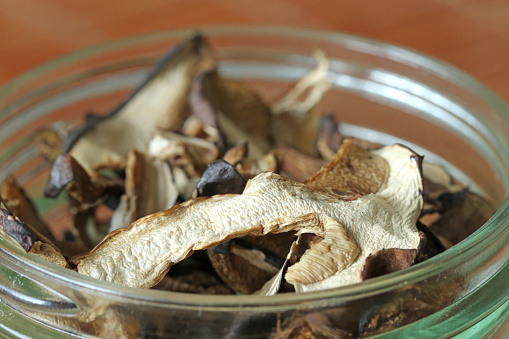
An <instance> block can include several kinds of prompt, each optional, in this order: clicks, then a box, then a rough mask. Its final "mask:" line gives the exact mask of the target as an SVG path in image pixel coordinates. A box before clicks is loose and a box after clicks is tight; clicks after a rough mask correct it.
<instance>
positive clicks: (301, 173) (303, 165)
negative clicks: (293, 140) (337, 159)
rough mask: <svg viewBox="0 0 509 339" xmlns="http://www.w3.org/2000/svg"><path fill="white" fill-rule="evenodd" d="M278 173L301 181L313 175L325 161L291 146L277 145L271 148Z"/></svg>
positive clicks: (325, 163)
mask: <svg viewBox="0 0 509 339" xmlns="http://www.w3.org/2000/svg"><path fill="white" fill-rule="evenodd" d="M272 154H274V156H275V157H276V162H277V166H278V168H279V169H280V173H281V174H282V175H284V176H286V177H288V178H290V179H292V180H295V181H299V182H303V181H305V180H308V179H309V178H311V177H312V176H313V175H315V174H316V173H317V172H318V171H319V170H320V169H321V168H322V167H323V166H325V165H327V161H325V160H323V159H321V158H315V157H312V156H310V155H307V154H304V153H302V152H300V151H298V150H296V149H294V148H292V147H289V146H285V145H278V146H277V147H275V148H273V149H272Z"/></svg>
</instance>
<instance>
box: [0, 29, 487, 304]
mask: <svg viewBox="0 0 509 339" xmlns="http://www.w3.org/2000/svg"><path fill="white" fill-rule="evenodd" d="M315 57H316V61H317V66H316V68H315V69H313V70H310V72H309V73H308V74H307V75H305V76H304V77H303V78H302V79H301V80H300V81H298V82H297V83H296V84H294V85H293V86H292V87H291V88H290V89H289V90H288V91H287V92H286V93H284V94H283V95H282V96H281V97H280V98H279V99H278V100H276V101H274V102H272V103H269V104H268V103H266V102H264V100H262V98H261V96H260V95H258V94H257V93H256V92H255V90H254V89H253V88H251V87H250V86H249V85H248V84H247V83H244V82H242V81H239V80H232V79H228V78H224V77H223V76H222V75H221V73H220V72H219V71H218V69H217V64H216V60H215V58H214V53H213V50H212V49H211V48H210V46H209V45H208V44H207V42H206V40H205V39H204V38H203V37H202V36H200V35H196V36H194V37H192V38H190V39H189V40H186V41H184V42H182V43H181V44H180V45H179V46H177V47H175V48H173V49H172V50H171V52H170V53H169V54H168V55H166V56H165V57H164V58H162V59H161V60H160V61H159V62H158V63H157V64H156V65H155V67H154V69H153V70H152V71H151V72H150V74H149V75H148V77H147V79H146V80H145V81H144V82H143V83H142V84H141V85H140V86H139V87H138V88H137V89H136V90H135V91H134V92H133V93H132V94H131V95H130V96H129V97H128V98H127V99H126V100H125V101H124V102H122V103H121V104H120V105H119V106H118V107H117V108H116V109H115V110H114V111H113V112H111V113H110V114H107V115H89V116H88V117H87V119H86V121H85V122H84V124H83V126H80V127H79V128H76V129H75V130H73V131H71V132H70V133H64V134H63V133H58V132H57V131H50V130H45V131H41V132H40V133H39V134H38V135H37V138H36V143H37V146H38V147H39V150H40V153H41V155H42V156H43V157H44V158H45V159H46V160H47V161H48V163H50V164H51V166H52V169H51V175H50V177H49V179H48V183H47V186H46V187H45V190H44V194H45V195H46V196H47V197H57V196H58V195H60V194H65V195H66V197H67V201H68V205H69V212H70V214H71V215H72V217H73V220H74V224H73V225H72V226H70V229H72V232H71V231H69V233H68V234H67V235H68V236H67V237H64V238H58V237H57V236H55V235H54V234H52V232H51V231H50V227H48V225H46V224H45V222H44V221H43V220H42V219H41V218H40V217H39V216H38V215H37V213H36V212H35V209H34V206H33V204H32V202H31V201H30V198H29V197H28V196H27V195H26V193H25V192H24V191H23V188H22V187H20V186H19V185H18V184H17V181H16V178H10V179H9V180H7V181H5V182H4V183H2V187H1V188H2V189H1V199H2V208H1V209H0V216H1V218H0V222H1V225H2V229H3V230H2V232H4V233H6V234H8V235H10V236H12V237H13V238H14V239H15V240H16V241H17V242H19V244H20V245H21V246H22V247H23V248H24V249H25V250H26V251H27V252H29V253H32V254H33V255H38V256H40V257H43V258H45V259H47V260H49V261H51V262H53V263H55V264H57V265H61V266H63V267H66V268H68V269H72V270H77V271H78V272H79V273H81V274H85V275H88V276H90V277H93V278H97V279H102V280H106V281H110V282H114V283H118V284H124V285H128V286H133V287H141V288H151V287H154V288H158V289H165V290H171V291H178V292H188V293H218V294H233V293H237V294H260V295H272V294H275V293H279V292H289V291H295V292H307V291H314V290H321V289H328V288H334V287H340V286H344V285H349V284H354V283H358V282H361V281H363V280H365V279H369V278H373V277H377V276H380V275H383V274H387V273H390V272H394V271H397V270H401V269H404V268H406V267H408V266H411V265H413V264H416V263H418V262H420V261H423V260H426V259H427V258H429V257H431V256H433V255H436V254H438V253H440V252H441V251H443V250H445V249H446V248H448V247H450V246H452V245H454V244H455V243H457V242H459V241H461V240H462V239H463V238H465V237H466V236H467V235H469V234H470V233H472V232H473V231H474V230H475V229H476V228H477V227H479V226H480V225H482V223H483V222H484V221H486V220H487V219H488V218H489V217H490V216H491V215H492V213H493V208H492V207H491V206H490V205H489V204H488V203H486V202H485V201H484V200H483V199H482V198H480V197H479V196H477V195H475V194H473V193H471V192H470V191H469V190H468V188H467V187H465V186H464V185H462V184H461V183H459V182H457V181H455V180H454V179H453V178H451V177H450V176H449V175H448V174H447V173H446V172H445V171H444V170H443V169H442V168H440V167H438V166H435V165H432V164H428V163H426V162H423V158H422V157H421V156H419V155H417V154H416V153H414V152H413V151H412V150H411V149H409V148H407V147H405V146H403V145H399V144H396V145H389V146H382V145H374V144H371V143H369V142H367V141H364V140H359V139H355V138H348V137H345V136H343V135H340V134H339V132H338V123H337V122H336V121H335V120H334V119H333V118H332V116H331V115H325V114H323V112H320V109H319V104H320V101H321V99H322V97H323V95H325V94H326V93H327V91H328V90H329V88H330V87H331V84H330V82H329V81H328V80H327V72H328V60H327V58H326V56H325V55H324V53H322V52H317V53H316V54H315ZM62 135H66V136H65V137H62ZM62 192H65V193H62ZM98 211H102V212H103V214H104V211H109V214H108V213H106V214H107V215H108V216H109V217H108V218H106V219H105V218H100V217H98V216H99V215H100V213H98ZM466 213H468V215H469V218H470V221H471V222H469V223H466V222H465V221H464V218H463V216H464V215H465V214H466Z"/></svg>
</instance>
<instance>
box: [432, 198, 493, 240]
mask: <svg viewBox="0 0 509 339" xmlns="http://www.w3.org/2000/svg"><path fill="white" fill-rule="evenodd" d="M495 211H496V209H495V208H494V207H493V206H492V205H491V204H490V203H488V202H487V201H486V199H483V198H482V197H480V196H478V195H476V194H473V193H470V192H469V193H467V194H466V195H465V196H464V198H463V199H461V200H460V201H459V202H457V203H456V204H454V205H453V206H451V207H449V209H447V211H445V212H444V213H443V214H442V215H441V216H440V218H439V219H438V220H437V221H435V222H434V223H432V224H431V225H430V226H429V228H430V230H431V231H432V232H433V233H435V234H437V236H439V237H441V238H445V239H447V240H448V241H450V242H451V243H452V244H453V245H455V244H457V243H459V242H460V241H462V240H464V239H465V238H467V237H468V236H470V235H471V234H472V233H474V232H475V231H477V230H478V229H479V228H480V227H481V226H482V225H484V223H485V222H486V221H488V219H489V218H491V217H492V216H493V215H494V214H495Z"/></svg>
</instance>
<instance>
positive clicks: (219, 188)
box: [195, 160, 247, 197]
mask: <svg viewBox="0 0 509 339" xmlns="http://www.w3.org/2000/svg"><path fill="white" fill-rule="evenodd" d="M246 183H247V180H246V179H245V178H244V177H243V176H242V175H240V174H239V172H237V170H235V167H233V166H232V165H230V164H229V163H228V162H226V161H224V160H216V161H214V162H213V163H211V164H210V165H209V166H208V167H207V169H206V170H205V172H203V175H202V177H201V178H200V180H199V181H198V183H197V184H196V194H195V196H196V197H210V196H213V195H216V194H230V193H232V194H241V193H242V191H243V190H244V187H246Z"/></svg>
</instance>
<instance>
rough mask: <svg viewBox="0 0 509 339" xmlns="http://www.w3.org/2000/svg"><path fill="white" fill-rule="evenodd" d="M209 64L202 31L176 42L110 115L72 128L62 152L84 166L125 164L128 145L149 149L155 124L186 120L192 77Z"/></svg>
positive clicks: (174, 125)
mask: <svg viewBox="0 0 509 339" xmlns="http://www.w3.org/2000/svg"><path fill="white" fill-rule="evenodd" d="M213 65H214V60H213V58H212V56H211V53H210V51H209V49H208V46H207V45H206V43H205V40H204V39H203V38H202V37H201V36H199V35H197V36H195V37H193V38H192V39H189V40H187V41H185V42H184V43H182V44H181V45H178V46H177V47H175V48H174V49H173V50H172V51H171V52H170V53H169V54H168V55H167V56H165V57H164V58H163V59H161V60H160V61H159V62H158V64H157V65H156V66H155V68H154V69H153V70H152V72H151V73H150V74H149V76H148V78H147V79H146V80H145V81H144V82H143V83H142V84H141V85H140V86H139V87H138V88H137V89H136V90H135V91H134V92H133V93H132V94H131V95H130V96H129V97H128V98H127V99H126V100H125V101H124V102H123V103H121V104H120V105H119V106H118V107H117V108H116V109H115V110H114V111H113V112H112V113H111V114H109V115H107V116H104V117H95V116H90V117H89V119H88V120H87V122H86V124H85V126H83V127H82V128H80V129H78V130H76V131H74V132H73V133H71V134H70V135H69V138H68V139H67V140H66V141H65V145H64V151H65V152H68V153H69V154H71V155H72V156H73V157H74V158H75V159H76V160H77V161H78V162H79V163H81V164H82V166H83V167H84V168H85V169H86V170H87V171H93V170H96V169H98V168H102V167H106V166H107V167H114V166H118V167H123V166H124V165H125V161H126V158H127V155H128V153H129V152H130V151H131V149H133V148H137V149H140V150H146V149H147V148H148V143H149V141H150V139H151V138H152V136H153V133H154V131H155V130H156V129H158V128H164V129H172V130H178V129H179V128H180V127H181V126H182V125H183V124H184V121H185V119H186V118H187V116H188V114H189V110H188V102H187V97H188V92H189V89H190V85H191V82H192V79H193V78H194V77H195V75H196V74H197V73H198V72H200V71H203V70H206V69H209V68H212V67H213Z"/></svg>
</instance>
